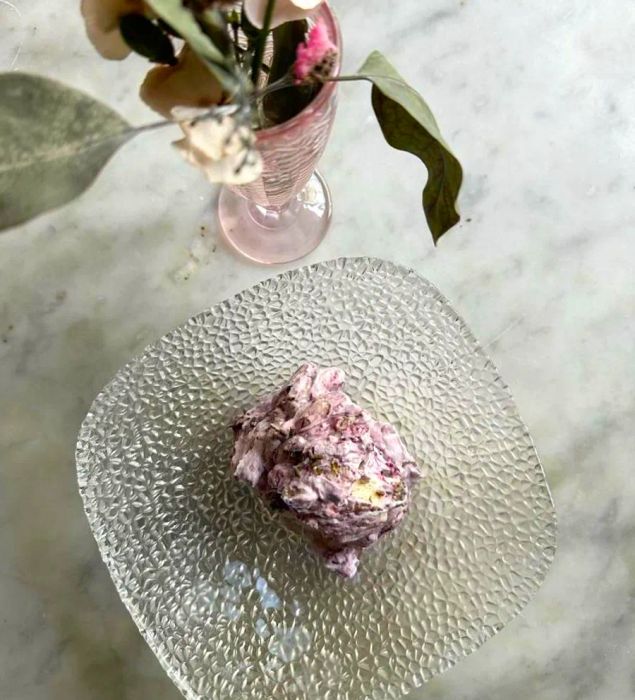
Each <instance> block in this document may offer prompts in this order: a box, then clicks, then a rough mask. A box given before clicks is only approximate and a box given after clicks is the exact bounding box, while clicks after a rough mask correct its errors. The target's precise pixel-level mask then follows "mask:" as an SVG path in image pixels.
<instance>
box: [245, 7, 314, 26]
mask: <svg viewBox="0 0 635 700" xmlns="http://www.w3.org/2000/svg"><path fill="white" fill-rule="evenodd" d="M323 1H324V0H277V1H276V4H275V7H274V10H273V17H272V18H271V28H272V29H273V28H274V27H277V26H278V25H280V24H284V23H285V22H292V21H294V20H296V19H305V18H306V17H308V16H309V15H310V14H311V13H312V12H313V10H315V8H316V7H318V5H321V4H322V2H323ZM244 7H245V12H246V13H247V17H248V18H249V21H250V22H251V23H252V24H253V25H254V26H256V27H258V28H260V29H262V23H263V20H264V17H265V10H266V8H267V0H245V5H244Z"/></svg>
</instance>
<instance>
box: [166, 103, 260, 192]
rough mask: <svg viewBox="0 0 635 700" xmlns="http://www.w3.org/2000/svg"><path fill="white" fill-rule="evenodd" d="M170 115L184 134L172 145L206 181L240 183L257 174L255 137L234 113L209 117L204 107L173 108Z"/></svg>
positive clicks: (242, 183)
mask: <svg viewBox="0 0 635 700" xmlns="http://www.w3.org/2000/svg"><path fill="white" fill-rule="evenodd" d="M172 117H173V118H174V120H175V121H177V122H178V123H179V126H180V127H181V129H183V133H184V134H185V138H184V139H181V140H180V141H176V142H175V143H174V145H175V146H176V147H177V148H178V149H179V150H180V151H181V153H182V154H183V157H184V158H185V160H187V161H188V162H189V163H192V164H193V165H196V166H197V167H199V168H201V169H202V170H203V172H204V173H205V175H206V176H207V179H208V180H209V181H210V182H223V183H226V184H230V185H244V184H245V183H247V182H253V180H256V179H257V178H258V177H259V176H260V173H261V172H262V159H261V157H260V154H259V153H258V151H257V150H256V149H255V148H254V145H255V141H256V137H255V135H254V133H253V131H252V130H251V129H250V128H249V127H248V126H246V125H245V124H241V123H239V122H238V121H237V120H236V118H235V117H234V116H232V115H229V114H226V115H224V116H211V115H209V112H208V111H207V110H204V109H192V108H188V107H175V108H174V109H173V110H172Z"/></svg>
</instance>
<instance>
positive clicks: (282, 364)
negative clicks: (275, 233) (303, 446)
mask: <svg viewBox="0 0 635 700" xmlns="http://www.w3.org/2000/svg"><path fill="white" fill-rule="evenodd" d="M305 360H312V361H314V362H317V363H321V364H324V365H338V366H340V367H343V368H344V369H345V370H346V372H347V373H348V377H349V380H348V384H347V387H348V390H349V392H350V394H351V395H352V397H353V398H354V399H355V400H356V401H359V402H360V403H362V404H363V405H365V406H366V407H367V408H368V409H369V410H370V411H371V412H372V413H373V414H375V415H376V416H378V417H381V418H383V419H384V420H387V421H391V422H393V423H394V424H395V425H396V427H397V429H398V430H399V432H400V433H401V435H402V436H403V438H404V440H405V442H406V444H407V446H408V447H409V449H410V450H411V451H412V452H413V453H414V455H415V456H416V459H417V461H418V463H419V464H420V465H423V466H424V467H425V471H426V476H425V478H424V479H423V480H422V481H421V482H420V483H419V485H418V486H417V487H416V489H415V492H414V498H413V503H412V510H411V512H410V514H409V516H408V517H407V518H406V520H405V521H404V523H403V525H402V526H401V527H400V529H399V530H397V531H396V532H395V533H392V534H391V535H389V536H388V537H386V538H385V539H384V540H382V541H380V542H379V543H378V545H376V546H375V547H373V548H371V549H369V550H368V551H367V552H366V553H365V554H364V557H363V559H362V563H361V567H360V574H359V575H358V577H357V578H356V579H355V580H353V581H347V580H344V579H341V578H338V577H337V576H335V575H334V574H332V573H330V572H329V571H328V570H327V569H326V568H325V567H324V566H323V565H322V564H321V563H320V561H318V559H317V558H316V557H315V556H314V555H313V554H312V553H311V552H310V551H309V549H308V548H307V546H306V545H305V544H304V542H303V541H302V540H300V539H299V538H298V537H297V536H296V535H293V534H291V533H289V532H288V531H286V530H285V529H284V526H283V525H281V524H280V523H279V522H278V521H277V519H276V517H275V516H273V515H271V514H270V513H268V512H267V510H266V509H265V508H264V507H263V506H262V505H261V504H260V502H259V501H258V499H257V498H256V497H255V496H254V495H253V494H252V492H251V491H250V490H249V489H248V488H247V487H245V486H244V485H242V484H240V483H238V482H236V481H234V480H233V479H232V478H231V477H230V475H229V472H228V462H229V456H230V450H231V444H232V436H231V430H230V429H229V427H228V426H229V425H230V424H231V422H232V419H233V418H234V416H236V414H237V413H238V412H239V411H241V410H243V409H245V408H246V407H249V406H251V405H252V404H253V403H254V401H255V400H256V398H257V397H258V396H260V395H261V394H263V393H266V392H269V391H271V390H273V389H274V388H276V387H277V386H279V384H280V383H281V382H282V381H284V380H286V379H288V377H289V376H290V374H291V373H292V372H293V371H294V370H295V369H296V368H297V366H298V365H299V364H301V363H302V362H304V361H305ZM77 466H78V476H79V485H80V491H81V494H82V497H83V499H84V505H85V509H86V513H87V515H88V519H89V521H90V524H91V527H92V529H93V532H94V535H95V538H96V540H97V542H98V544H99V548H100V550H101V554H102V556H103V558H104V561H105V562H106V564H107V565H108V568H109V570H110V573H111V575H112V578H113V580H114V582H115V585H116V586H117V589H118V591H119V594H120V595H121V597H122V599H123V601H124V603H125V604H126V605H127V607H128V609H129V610H130V612H131V614H132V617H133V618H134V620H135V622H136V623H137V625H138V626H139V628H140V630H141V632H142V634H143V635H144V637H145V638H146V640H147V641H148V643H149V645H150V646H151V648H152V649H153V651H154V652H155V653H156V655H157V656H158V658H159V660H160V661H161V663H162V665H163V666H164V668H165V669H166V671H167V672H168V674H169V675H170V677H171V678H172V679H173V681H174V682H175V683H176V685H177V686H178V687H179V688H180V690H181V691H182V692H183V694H184V695H185V696H186V697H187V698H191V699H194V698H196V699H200V698H218V699H223V700H225V699H227V698H236V699H241V700H243V699H248V700H249V699H252V698H253V699H254V700H255V699H258V700H263V699H269V698H281V699H299V698H327V699H330V698H333V699H336V698H337V700H349V699H350V700H353V699H355V700H358V699H359V698H371V699H373V700H386V699H392V698H399V697H401V696H402V694H405V693H407V692H409V691H410V690H412V689H413V688H415V687H416V686H419V685H421V684H422V683H424V682H425V681H426V680H428V679H429V678H431V677H432V676H434V675H435V674H438V673H441V672H442V671H444V670H446V669H447V668H449V667H450V666H452V665H453V664H454V663H455V662H456V661H457V660H458V659H459V658H461V657H462V656H465V655H467V654H469V653H470V652H472V651H474V650H475V649H476V648H477V647H479V646H480V645H481V644H482V643H483V642H484V641H485V640H486V639H488V638H489V637H491V636H492V635H493V634H495V633H496V632H497V631H498V630H500V629H501V628H502V627H503V625H504V624H505V623H506V622H508V621H509V620H510V619H511V618H512V617H513V616H514V615H515V614H516V613H517V612H518V611H519V610H520V609H521V608H522V607H523V606H524V605H525V604H526V603H527V601H528V600H529V599H530V597H531V596H532V594H533V593H534V592H535V591H536V589H537V588H538V587H539V585H540V584H541V582H542V580H543V578H544V576H545V574H546V571H547V569H548V567H549V565H550V563H551V561H552V558H553V556H554V551H555V514H554V509H553V504H552V501H551V497H550V494H549V489H548V487H547V484H546V482H545V476H544V473H543V470H542V468H541V465H540V462H539V460H538V457H537V455H536V452H535V450H534V447H533V444H532V441H531V438H530V436H529V434H528V432H527V429H526V427H525V425H524V424H523V422H522V421H521V419H520V418H519V416H518V413H517V411H516V408H515V406H514V402H513V400H512V398H511V396H510V393H509V390H508V389H507V387H506V386H505V384H504V383H503V381H502V380H501V378H500V377H499V376H498V373H497V371H496V368H495V367H494V366H493V364H492V363H491V361H490V360H489V359H488V358H487V357H486V355H485V354H484V352H483V351H482V350H481V349H480V348H479V346H478V344H477V342H476V341H475V339H474V337H473V336H472V334H471V333H470V331H469V329H468V328H467V327H466V325H465V324H464V323H463V321H462V320H461V319H460V318H459V317H458V316H457V315H456V313H455V312H454V311H453V310H452V308H451V307H450V306H449V305H448V303H447V301H446V300H445V299H444V298H443V297H442V296H441V295H440V294H439V292H438V291H437V290H436V289H435V288H434V287H433V286H432V285H431V284H429V283H428V282H426V281H425V280H424V279H422V278H421V277H419V276H418V275H416V274H415V273H413V272H410V271H407V270H405V269H402V268H400V267H396V266H394V265H392V264H389V263H387V262H383V261H378V260H370V259H364V258H353V259H342V260H336V261H332V262H328V263H321V264H319V265H315V266H312V267H306V268H302V269H300V270H296V271H293V272H287V273H284V274H282V275H280V276H278V277H275V278H273V279H270V280H268V281H266V282H263V283H261V284H259V285H256V286H255V287H253V288H251V289H249V290H247V291H245V292H243V293H241V294H239V295H237V296H235V297H233V298H232V299H229V300H227V301H225V302H223V303H221V304H219V305H217V306H215V307H213V308H212V309H210V310H209V311H205V312H203V313H201V314H199V315H197V316H194V317H193V318H191V319H190V320H189V321H188V322H187V323H185V324H184V325H183V326H182V327H180V328H178V329H177V330H175V331H173V332H171V333H169V334H168V335H167V336H165V337H164V338H162V339H161V340H160V341H158V342H157V343H156V344H154V345H152V346H150V347H149V348H147V350H146V351H145V352H144V353H143V355H141V356H140V357H138V358H137V359H135V360H133V361H132V362H131V363H130V364H128V365H127V366H126V367H124V368H123V369H122V370H121V371H120V372H119V373H118V374H117V375H116V377H115V378H114V379H113V380H112V381H111V382H110V383H109V384H108V385H107V386H106V388H105V389H104V390H103V392H102V393H101V394H100V395H99V396H98V397H97V399H96V400H95V402H94V404H93V406H92V408H91V410H90V413H89V414H88V416H87V417H86V419H85V421H84V424H83V426H82V429H81V433H80V436H79V441H78V445H77Z"/></svg>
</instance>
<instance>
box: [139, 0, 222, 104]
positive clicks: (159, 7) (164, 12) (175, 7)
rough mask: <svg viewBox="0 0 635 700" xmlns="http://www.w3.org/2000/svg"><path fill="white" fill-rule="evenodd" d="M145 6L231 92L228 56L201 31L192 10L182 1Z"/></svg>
mask: <svg viewBox="0 0 635 700" xmlns="http://www.w3.org/2000/svg"><path fill="white" fill-rule="evenodd" d="M146 4H147V5H148V6H149V7H150V8H151V9H152V10H154V11H155V12H156V13H157V15H158V16H159V17H160V18H161V19H162V20H163V21H164V22H167V24H169V25H170V27H172V28H173V29H174V31H176V32H177V33H178V34H179V35H180V36H181V37H182V38H183V39H184V40H185V41H186V42H187V43H188V44H189V45H190V47H191V48H192V50H193V51H195V52H196V53H197V54H198V55H199V56H201V57H202V58H204V59H206V60H207V63H208V65H209V66H210V70H212V71H213V72H214V74H215V75H216V77H217V78H218V79H219V80H220V81H221V83H222V84H223V86H224V87H225V89H227V90H230V91H232V90H233V89H234V88H235V86H236V79H235V78H234V77H233V75H232V71H231V67H230V63H229V60H228V59H230V57H229V56H225V55H224V54H223V52H222V51H221V50H220V49H219V48H218V46H216V44H214V42H213V41H212V40H211V39H210V37H209V36H208V35H207V34H206V33H205V32H204V31H203V29H202V28H201V26H200V24H199V23H198V21H197V20H196V17H195V15H194V13H193V12H192V10H190V9H189V8H188V7H186V6H185V5H184V4H183V0H146Z"/></svg>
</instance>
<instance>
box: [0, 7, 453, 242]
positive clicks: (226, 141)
mask: <svg viewBox="0 0 635 700" xmlns="http://www.w3.org/2000/svg"><path fill="white" fill-rule="evenodd" d="M323 2H324V0H242V1H234V0H81V12H82V15H83V17H84V20H85V24H86V31H87V34H88V37H89V38H90V40H91V41H92V43H93V44H94V46H95V48H96V49H97V51H98V52H99V53H100V54H101V55H102V56H103V57H104V58H107V59H111V60H122V59H125V58H126V57H127V56H128V55H129V54H131V53H136V54H139V55H141V56H143V57H145V58H146V59H147V60H148V61H150V62H151V63H152V64H153V66H152V67H151V68H150V69H149V72H148V74H147V75H146V77H145V80H144V81H143V83H142V85H141V87H140V96H141V98H142V99H143V100H144V101H145V102H146V103H147V104H148V105H149V106H150V107H151V108H152V109H153V110H155V111H156V112H157V113H158V114H159V115H161V117H162V118H163V119H162V120H161V121H158V122H155V123H152V124H148V125H144V126H141V127H132V126H131V125H129V124H128V123H127V122H125V120H123V119H122V117H120V116H119V115H118V114H117V113H116V112H113V110H111V109H110V108H109V107H107V106H106V105H103V104H101V103H100V102H98V101H96V100H93V99H92V98H90V97H88V96H87V95H84V94H82V93H79V92H78V91H76V90H72V89H70V88H68V87H65V86H63V85H61V84H60V83H57V82H56V81H53V80H50V79H47V78H43V77H39V76H33V75H28V74H23V73H16V72H14V73H4V74H0V150H1V151H2V152H3V153H5V154H6V156H5V164H4V166H3V167H2V168H0V229H2V228H7V227H9V226H13V225H16V224H19V223H21V222H23V221H26V220H28V219H29V218H31V217H33V216H36V215H37V214H39V213H41V212H43V211H46V210H48V209H51V208H53V207H56V206H59V205H61V204H63V203H65V202H68V201H70V200H71V199H73V198H74V197H76V196H78V195H79V194H80V193H81V192H82V191H83V190H84V189H86V188H87V187H88V186H89V185H90V184H91V182H92V181H93V180H94V178H95V177H96V176H97V174H98V172H99V171H100V170H101V168H102V167H103V166H104V165H105V163H106V162H107V161H108V159H109V158H110V156H111V155H112V154H113V153H114V152H115V151H116V150H117V149H118V148H119V147H120V146H121V145H122V144H123V143H125V142H126V141H128V140H129V139H130V138H131V137H133V136H134V135H135V134H137V133H140V132H142V131H146V130H148V129H154V128H158V127H161V126H163V125H167V124H171V123H174V122H176V123H178V124H179V125H180V127H181V129H182V131H183V138H181V139H180V140H179V141H176V142H175V144H174V145H175V146H176V148H178V150H179V151H180V152H181V153H182V155H183V156H184V158H185V159H186V160H187V161H188V162H189V163H192V164H193V165H195V166H197V167H199V168H200V169H201V170H202V171H203V172H204V173H205V175H206V176H207V178H208V179H209V180H210V181H211V182H215V183H225V184H230V185H241V184H245V183H249V182H252V181H254V180H256V179H257V178H258V177H259V176H260V174H261V171H262V159H261V156H260V153H259V151H258V147H257V133H258V131H259V130H263V129H268V128H270V127H272V126H276V125H278V124H281V123H284V122H286V121H288V120H290V119H293V118H294V117H295V116H296V115H298V114H299V113H301V112H302V111H303V110H304V109H305V108H306V107H307V106H308V105H310V104H311V102H312V101H313V100H314V99H315V98H316V96H317V95H318V94H319V92H320V90H322V89H323V87H324V84H325V83H327V82H330V81H338V82H344V81H347V82H348V81H357V80H359V81H367V82H370V83H371V84H372V106H373V110H374V113H375V115H376V117H377V120H378V122H379V125H380V127H381V130H382V132H383V135H384V137H385V139H386V141H387V142H388V143H389V144H390V145H392V146H393V147H395V148H397V149H400V150H405V151H409V152H410V153H412V154H414V155H416V156H417V157H418V158H419V159H420V160H421V161H422V162H423V164H424V165H425V166H426V167H427V170H428V180H427V183H426V185H425V188H424V190H423V209H424V212H425V214H426V218H427V221H428V225H429V228H430V230H431V232H432V235H433V239H434V241H435V242H436V241H437V240H438V239H439V238H440V236H442V235H443V234H444V233H445V232H446V231H447V230H448V229H449V228H451V227H452V226H453V225H454V224H456V223H457V221H458V220H459V216H458V213H457V211H456V198H457V196H458V192H459V189H460V186H461V180H462V170H461V166H460V164H459V162H458V160H457V159H456V157H455V156H454V155H453V154H452V152H451V151H450V149H449V147H448V146H447V144H446V143H445V142H444V140H443V138H442V137H441V134H440V132H439V128H438V126H437V123H436V121H435V119H434V117H433V115H432V112H431V111H430V109H429V108H428V106H427V105H426V103H425V102H424V100H423V98H422V97H421V96H420V95H419V94H418V93H417V92H416V90H415V89H414V88H412V87H411V86H409V85H408V84H407V83H406V82H405V81H404V80H403V78H402V77H401V76H400V75H399V73H397V71H396V70H395V69H394V68H393V67H392V66H391V65H390V63H389V62H388V61H387V60H386V58H385V57H384V56H383V55H382V54H381V53H379V52H377V51H375V52H373V53H371V54H370V56H369V57H368V59H367V60H366V61H365V62H364V64H363V65H362V67H361V68H360V69H359V70H358V71H357V72H356V73H353V74H351V75H340V74H338V72H337V66H338V63H339V61H338V58H339V57H338V46H337V45H336V44H335V43H334V42H333V41H332V39H331V37H329V35H328V32H327V31H326V28H325V26H324V25H323V24H322V23H321V22H320V21H314V16H315V12H316V10H317V8H318V7H319V6H320V5H321V4H322V3H323ZM34 105H37V106H38V108H37V109H34V108H33V107H34ZM43 114H47V115H49V119H48V128H45V127H44V122H43V119H42V115H43ZM50 115H53V116H54V118H53V119H51V118H50ZM78 116H79V118H78ZM35 172H37V174H38V179H39V182H40V186H39V188H38V191H34V189H33V188H32V187H31V186H30V182H31V180H30V178H31V177H32V175H33V174H34V173H35Z"/></svg>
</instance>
